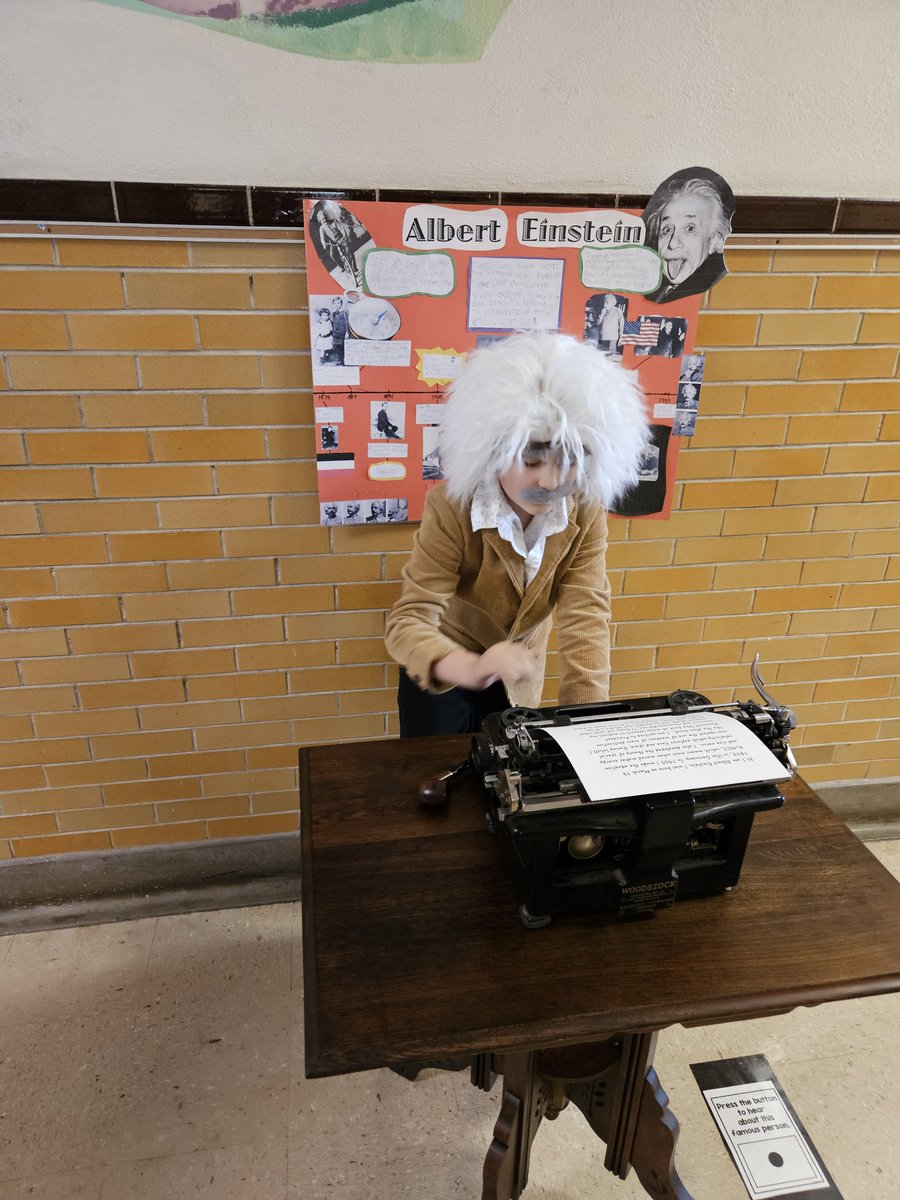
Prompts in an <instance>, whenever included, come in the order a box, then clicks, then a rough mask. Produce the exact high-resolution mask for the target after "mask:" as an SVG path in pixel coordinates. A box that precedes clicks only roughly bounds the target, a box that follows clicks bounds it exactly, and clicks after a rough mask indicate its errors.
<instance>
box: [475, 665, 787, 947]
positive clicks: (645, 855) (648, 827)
mask: <svg viewBox="0 0 900 1200" xmlns="http://www.w3.org/2000/svg"><path fill="white" fill-rule="evenodd" d="M751 678H752V680H753V683H754V686H755V687H756V689H757V691H758V692H759V694H760V697H761V699H762V700H763V701H764V703H763V704H762V705H761V704H758V703H756V702H755V701H744V702H736V703H733V704H719V705H714V704H711V703H710V702H709V701H708V700H707V699H706V697H704V696H701V695H700V694H699V693H696V692H687V691H677V692H673V693H670V694H669V695H668V696H650V697H645V698H642V699H638V700H625V701H616V702H610V703H606V704H598V705H574V706H571V707H565V708H562V707H561V708H545V709H508V710H506V711H505V712H502V713H495V714H493V715H492V716H490V717H488V718H487V720H486V721H485V723H484V725H483V727H482V731H481V733H479V734H477V735H476V736H475V738H474V739H473V744H472V752H471V755H470V763H471V765H472V767H473V768H474V769H475V771H476V773H477V774H479V775H480V776H481V777H482V778H483V780H484V784H485V787H486V789H487V791H488V796H489V804H490V806H489V811H488V814H487V822H488V828H489V829H491V830H492V831H493V832H498V833H500V834H501V836H503V837H504V838H505V839H506V840H507V841H508V843H509V846H510V847H511V849H512V852H513V854H512V857H513V863H514V867H515V871H516V875H517V881H518V887H519V893H520V907H519V915H520V917H521V918H522V921H523V923H524V924H526V925H527V926H529V927H538V926H542V925H546V924H547V923H548V922H549V921H550V919H551V917H552V916H554V915H557V914H564V913H586V912H592V911H599V910H603V909H608V910H611V911H612V912H613V913H614V914H615V915H617V916H628V915H637V914H641V913H646V912H653V911H655V910H657V909H660V908H666V907H669V906H671V905H672V904H673V903H674V901H675V899H676V896H677V897H679V898H681V897H683V896H687V895H697V894H701V893H704V892H706V893H710V892H718V891H724V890H726V889H727V888H730V887H733V886H734V885H735V884H736V883H737V881H738V878H739V876H740V871H741V866H742V863H743V857H744V850H745V848H746V844H747V839H748V838H749V836H750V829H751V826H752V822H753V817H754V815H755V813H757V812H760V811H763V810H765V809H772V808H777V807H779V806H780V805H781V804H782V803H783V802H784V798H783V796H782V794H781V792H780V791H779V790H778V788H777V787H776V786H774V784H773V783H771V782H765V781H763V782H755V781H754V782H750V783H740V784H730V785H726V786H715V787H707V788H700V787H690V788H684V789H680V790H671V791H667V792H662V793H659V792H654V793H651V794H646V795H639V796H634V795H630V796H628V797H627V798H619V797H615V796H614V797H611V798H609V799H605V800H603V801H601V802H597V801H595V800H591V798H590V797H589V796H588V794H587V791H586V789H585V787H584V785H583V783H582V780H581V779H580V778H579V775H578V773H577V771H576V770H575V769H574V768H573V766H572V764H571V763H570V761H569V758H568V757H567V755H566V754H565V752H564V751H563V750H562V748H561V747H560V745H559V744H558V743H557V742H556V740H555V739H554V737H552V736H551V735H550V733H549V732H548V730H550V729H551V728H556V729H558V728H560V727H564V726H573V725H578V724H582V723H585V722H592V723H595V722H607V721H617V720H622V719H625V718H628V719H634V718H643V717H660V716H669V717H682V716H687V715H689V714H698V713H716V714H720V715H724V716H726V717H730V718H733V719H735V720H736V721H738V722H740V724H741V725H743V726H744V727H745V728H746V729H749V730H750V731H752V733H753V734H755V735H756V736H757V737H758V738H759V739H760V741H761V742H762V743H763V744H764V745H765V747H766V748H767V749H768V751H770V752H771V754H773V755H774V756H775V758H776V759H777V760H778V764H781V768H782V769H781V771H780V776H781V778H789V777H790V776H791V775H792V774H793V772H794V770H795V768H796V764H795V762H794V759H793V755H792V754H791V750H790V747H789V746H788V736H789V734H790V731H791V730H792V729H793V728H794V726H795V718H794V714H793V713H792V712H791V710H790V709H788V708H785V707H783V706H782V705H780V704H778V703H777V702H776V701H775V700H774V699H773V698H772V697H771V696H770V695H769V693H768V692H767V691H766V690H765V686H764V684H763V682H762V680H761V679H760V677H759V671H758V665H757V662H756V661H754V663H753V666H752V668H751ZM776 765H777V764H776Z"/></svg>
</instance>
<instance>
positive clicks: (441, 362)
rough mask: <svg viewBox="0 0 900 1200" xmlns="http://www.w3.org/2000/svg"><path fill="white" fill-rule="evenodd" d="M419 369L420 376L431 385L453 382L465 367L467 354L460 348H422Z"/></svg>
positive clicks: (419, 353) (417, 350) (417, 352)
mask: <svg viewBox="0 0 900 1200" xmlns="http://www.w3.org/2000/svg"><path fill="white" fill-rule="evenodd" d="M416 354H418V356H419V361H418V363H417V370H418V372H419V378H420V379H421V380H422V382H423V383H427V384H428V385H429V386H431V385H433V384H436V383H452V381H453V380H454V379H455V378H456V377H457V375H458V374H459V373H460V371H461V370H462V368H463V363H464V362H465V361H466V356H465V354H464V353H461V352H460V351H459V350H445V349H444V348H443V347H442V346H434V347H433V348H432V349H431V350H424V349H423V350H420V349H419V348H418V347H416Z"/></svg>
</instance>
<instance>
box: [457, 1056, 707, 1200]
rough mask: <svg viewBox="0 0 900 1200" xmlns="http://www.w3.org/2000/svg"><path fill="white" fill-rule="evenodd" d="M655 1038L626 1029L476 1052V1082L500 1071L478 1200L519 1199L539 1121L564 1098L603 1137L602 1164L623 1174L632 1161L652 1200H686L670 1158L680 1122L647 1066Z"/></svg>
mask: <svg viewBox="0 0 900 1200" xmlns="http://www.w3.org/2000/svg"><path fill="white" fill-rule="evenodd" d="M655 1045H656V1034H648V1033H626V1034H621V1035H620V1036H618V1037H615V1038H610V1039H609V1040H608V1041H604V1042H598V1043H594V1044H591V1045H587V1046H567V1047H564V1048H562V1049H559V1050H535V1051H529V1052H526V1053H521V1054H506V1055H502V1056H500V1055H495V1056H490V1055H479V1056H478V1058H477V1059H476V1061H475V1064H474V1065H473V1067H472V1082H473V1083H474V1084H476V1085H477V1086H479V1087H482V1088H484V1089H485V1090H489V1089H490V1086H491V1084H492V1083H493V1080H494V1079H495V1078H496V1075H497V1074H499V1073H500V1072H502V1073H503V1099H502V1102H501V1106H500V1115H499V1117H498V1118H497V1123H496V1125H495V1126H494V1139H493V1141H492V1142H491V1146H490V1149H489V1150H488V1152H487V1158H486V1159H485V1162H484V1190H483V1191H482V1200H518V1197H519V1196H521V1194H522V1192H523V1191H524V1190H525V1185H526V1184H527V1182H528V1162H529V1158H530V1156H531V1144H532V1142H533V1141H534V1138H535V1135H536V1134H537V1131H538V1127H539V1125H540V1123H541V1121H542V1120H543V1118H544V1117H547V1119H548V1120H553V1119H555V1118H556V1116H558V1114H559V1113H560V1112H561V1111H562V1109H563V1108H565V1107H566V1105H567V1104H569V1102H571V1103H572V1104H574V1105H575V1107H576V1108H578V1109H580V1110H581V1112H582V1114H583V1115H584V1117H585V1119H586V1121H587V1123H588V1124H589V1125H590V1127H591V1129H593V1131H594V1133H596V1135H597V1137H598V1138H600V1139H601V1140H602V1141H604V1142H605V1143H606V1158H605V1160H604V1163H605V1166H606V1167H607V1169H608V1170H610V1171H612V1172H613V1174H615V1175H617V1176H618V1177H619V1178H620V1179H624V1178H625V1177H626V1175H627V1174H628V1172H629V1170H630V1169H631V1167H634V1170H635V1172H636V1174H637V1177H638V1179H639V1180H640V1181H641V1183H642V1184H643V1186H644V1190H645V1191H646V1192H647V1194H648V1195H649V1196H652V1197H653V1200H691V1196H690V1194H689V1192H688V1191H687V1190H686V1188H685V1187H684V1184H683V1183H682V1182H681V1180H680V1179H679V1178H678V1174H677V1172H676V1171H675V1166H674V1163H673V1159H674V1155H675V1143H676V1142H677V1140H678V1122H677V1121H676V1120H675V1117H674V1116H673V1115H672V1114H671V1113H670V1112H669V1110H668V1107H667V1106H668V1097H667V1096H666V1094H665V1092H664V1091H663V1090H662V1087H661V1086H660V1083H659V1079H658V1078H657V1076H656V1072H655V1071H654V1070H653V1068H652V1067H651V1066H650V1063H651V1062H652V1059H653V1050H654V1048H655Z"/></svg>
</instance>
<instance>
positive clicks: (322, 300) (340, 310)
mask: <svg viewBox="0 0 900 1200" xmlns="http://www.w3.org/2000/svg"><path fill="white" fill-rule="evenodd" d="M347 308H348V302H347V300H346V298H345V297H344V296H334V295H324V296H323V295H315V296H310V298H309V315H310V334H311V338H310V350H311V353H312V360H313V368H314V369H315V368H316V367H343V366H344V343H345V342H346V340H347V338H348V337H349V336H350V322H349V318H348V316H347Z"/></svg>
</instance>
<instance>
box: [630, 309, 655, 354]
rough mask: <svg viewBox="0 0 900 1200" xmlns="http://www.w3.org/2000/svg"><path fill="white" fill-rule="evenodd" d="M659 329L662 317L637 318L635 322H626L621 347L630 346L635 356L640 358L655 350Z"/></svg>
mask: <svg viewBox="0 0 900 1200" xmlns="http://www.w3.org/2000/svg"><path fill="white" fill-rule="evenodd" d="M661 329H662V317H638V318H637V320H635V321H626V322H625V327H624V330H623V332H622V345H623V346H631V347H632V348H633V349H634V353H635V355H636V356H637V357H638V358H641V357H642V356H645V355H648V354H649V353H650V352H651V350H655V349H656V344H657V342H658V341H659V331H660V330H661Z"/></svg>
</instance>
